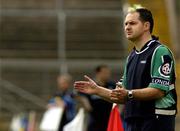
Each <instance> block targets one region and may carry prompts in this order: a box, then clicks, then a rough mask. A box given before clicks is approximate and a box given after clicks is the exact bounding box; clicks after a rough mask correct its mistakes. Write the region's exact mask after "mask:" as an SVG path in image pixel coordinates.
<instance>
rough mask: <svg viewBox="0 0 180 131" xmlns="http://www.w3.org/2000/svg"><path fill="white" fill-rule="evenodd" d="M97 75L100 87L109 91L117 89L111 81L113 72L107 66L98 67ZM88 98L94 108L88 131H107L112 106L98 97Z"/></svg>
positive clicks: (89, 96)
mask: <svg viewBox="0 0 180 131" xmlns="http://www.w3.org/2000/svg"><path fill="white" fill-rule="evenodd" d="M95 73H96V74H95V79H94V80H95V81H96V83H97V84H98V85H99V86H103V87H105V88H107V89H114V88H115V83H114V82H112V81H110V76H111V71H110V69H109V67H108V66H107V65H99V66H97V67H96V69H95ZM87 97H88V99H89V102H90V104H91V107H92V111H91V112H90V119H89V125H88V131H106V130H107V124H108V120H109V115H110V112H111V109H112V104H111V103H109V102H107V101H105V100H103V99H102V98H100V97H99V96H96V95H88V96H87ZM104 109H105V110H104Z"/></svg>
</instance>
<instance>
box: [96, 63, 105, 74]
mask: <svg viewBox="0 0 180 131" xmlns="http://www.w3.org/2000/svg"><path fill="white" fill-rule="evenodd" d="M102 68H108V66H107V65H103V64H102V65H98V66H97V67H96V68H95V72H96V73H99V72H100V71H101V70H102Z"/></svg>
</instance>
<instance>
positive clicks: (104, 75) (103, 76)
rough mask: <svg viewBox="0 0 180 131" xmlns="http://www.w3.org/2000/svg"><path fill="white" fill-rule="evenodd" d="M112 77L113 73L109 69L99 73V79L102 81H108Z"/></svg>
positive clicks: (103, 69)
mask: <svg viewBox="0 0 180 131" xmlns="http://www.w3.org/2000/svg"><path fill="white" fill-rule="evenodd" d="M110 76H111V71H110V69H109V68H106V67H105V68H102V69H101V71H100V72H99V73H98V77H99V78H100V79H101V80H102V81H108V80H109V78H110Z"/></svg>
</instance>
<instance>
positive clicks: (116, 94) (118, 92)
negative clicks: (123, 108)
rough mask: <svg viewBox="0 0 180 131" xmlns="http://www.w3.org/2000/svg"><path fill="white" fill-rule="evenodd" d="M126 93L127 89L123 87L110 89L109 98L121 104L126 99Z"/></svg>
mask: <svg viewBox="0 0 180 131" xmlns="http://www.w3.org/2000/svg"><path fill="white" fill-rule="evenodd" d="M127 93H128V91H127V90H126V89H125V88H123V87H122V88H118V87H117V88H116V89H114V90H112V92H111V94H110V99H111V100H112V101H114V102H116V103H120V104H123V103H125V102H126V100H127Z"/></svg>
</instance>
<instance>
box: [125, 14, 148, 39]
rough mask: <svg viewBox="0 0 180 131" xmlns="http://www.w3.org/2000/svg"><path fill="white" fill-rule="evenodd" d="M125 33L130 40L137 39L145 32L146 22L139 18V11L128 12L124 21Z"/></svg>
mask: <svg viewBox="0 0 180 131" xmlns="http://www.w3.org/2000/svg"><path fill="white" fill-rule="evenodd" d="M124 30H125V35H126V37H127V39H128V40H130V41H136V40H137V39H139V38H140V37H141V36H142V35H143V33H144V31H145V30H144V23H143V22H142V21H140V19H139V13H137V12H132V13H129V14H127V16H126V18H125V22H124Z"/></svg>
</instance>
